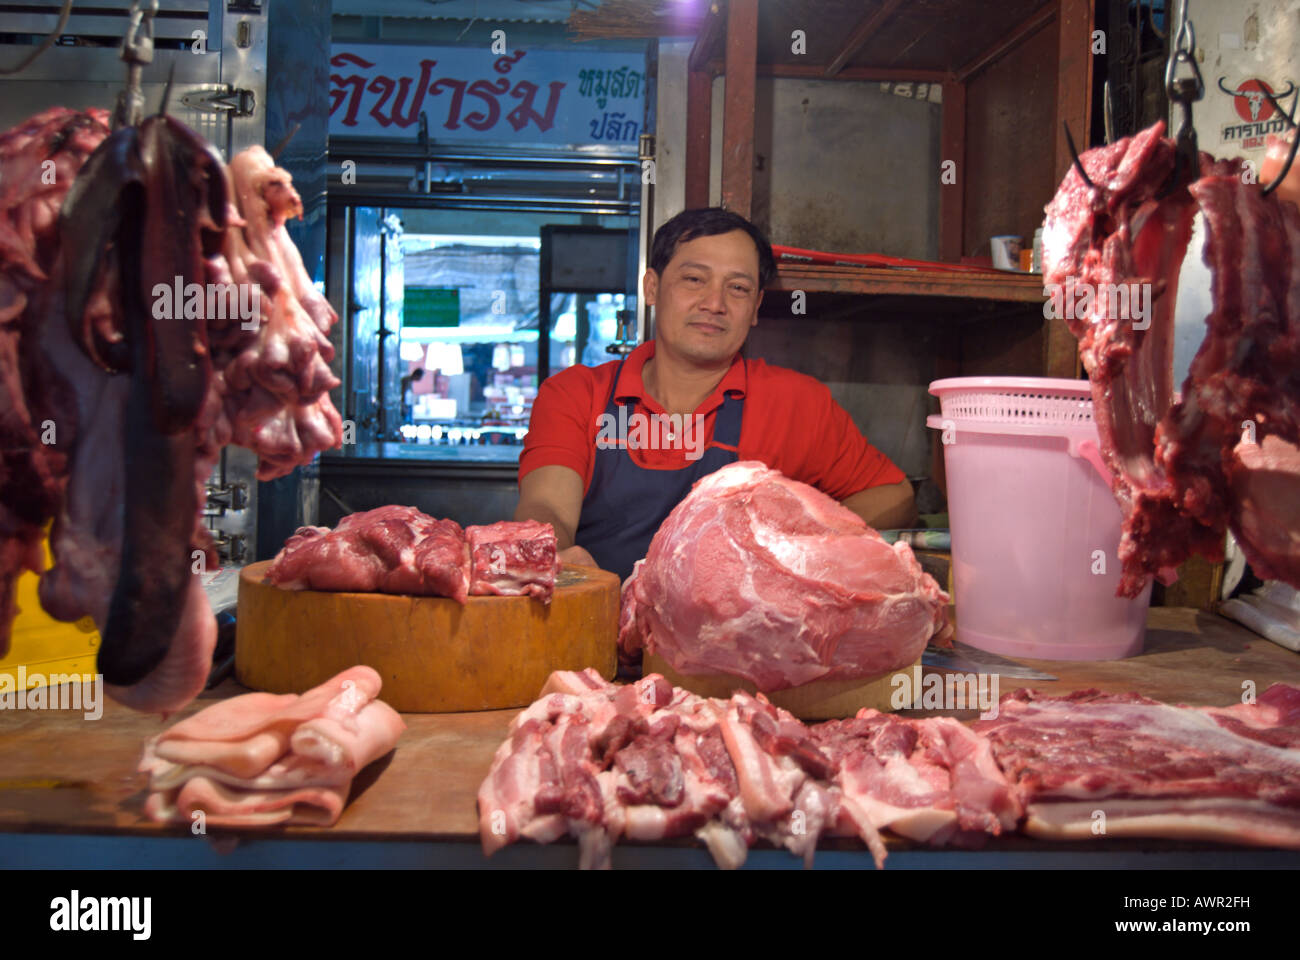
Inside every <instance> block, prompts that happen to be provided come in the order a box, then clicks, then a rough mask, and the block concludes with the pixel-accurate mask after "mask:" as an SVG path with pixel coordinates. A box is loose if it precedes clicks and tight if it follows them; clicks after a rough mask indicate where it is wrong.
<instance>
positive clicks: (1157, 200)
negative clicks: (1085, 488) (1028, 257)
mask: <svg viewBox="0 0 1300 960" xmlns="http://www.w3.org/2000/svg"><path fill="white" fill-rule="evenodd" d="M1164 132H1165V127H1164V123H1163V122H1161V123H1157V124H1156V125H1155V126H1153V127H1151V128H1149V129H1147V130H1144V131H1143V132H1141V133H1139V134H1137V135H1136V136H1133V137H1129V138H1126V139H1124V140H1120V141H1118V142H1116V143H1113V144H1110V145H1108V146H1104V147H1097V148H1095V149H1093V150H1089V151H1087V152H1086V153H1084V154H1082V155H1081V157H1080V158H1079V159H1080V164H1081V165H1082V167H1083V170H1084V172H1085V173H1086V174H1087V181H1090V183H1089V182H1085V179H1084V177H1082V176H1081V175H1080V172H1079V170H1078V168H1077V167H1072V168H1071V169H1070V171H1069V172H1068V173H1067V174H1066V176H1065V179H1064V181H1062V183H1061V186H1060V188H1059V189H1058V191H1057V193H1056V196H1055V198H1054V199H1053V200H1052V202H1051V203H1050V204H1049V205H1048V207H1047V220H1046V223H1045V226H1044V230H1043V280H1044V283H1045V284H1047V285H1048V287H1049V289H1055V290H1057V291H1062V290H1064V292H1065V293H1064V298H1063V301H1064V302H1060V301H1058V305H1060V306H1065V307H1067V309H1066V310H1065V311H1064V318H1065V320H1066V323H1067V324H1068V325H1069V327H1070V330H1071V331H1072V332H1073V333H1074V334H1075V336H1077V337H1078V338H1079V350H1080V354H1081V356H1082V358H1083V364H1084V367H1085V368H1086V369H1087V371H1088V376H1089V379H1090V381H1091V383H1092V394H1093V400H1094V408H1095V411H1096V419H1097V427H1098V432H1099V433H1100V437H1101V444H1102V453H1103V456H1104V457H1105V459H1106V462H1107V464H1108V465H1109V466H1110V469H1111V472H1112V474H1113V483H1112V489H1113V491H1114V493H1115V497H1116V499H1117V500H1118V501H1119V504H1120V508H1121V510H1122V512H1123V514H1124V528H1123V535H1122V539H1121V542H1120V548H1119V557H1120V560H1121V561H1122V562H1123V565H1124V572H1123V578H1122V580H1121V584H1120V593H1122V594H1123V595H1126V596H1136V595H1137V594H1138V593H1139V592H1140V591H1141V589H1142V588H1143V586H1144V585H1145V583H1146V581H1147V578H1148V577H1149V576H1151V575H1152V574H1160V573H1161V572H1162V571H1169V570H1170V569H1172V568H1173V567H1175V566H1177V565H1178V564H1180V563H1182V562H1183V561H1184V560H1186V559H1187V558H1188V557H1189V556H1191V555H1192V554H1194V553H1197V554H1201V555H1203V556H1205V557H1207V558H1209V559H1211V560H1219V559H1222V556H1223V544H1224V534H1225V531H1226V530H1227V529H1228V528H1231V529H1232V532H1233V534H1234V535H1235V536H1236V538H1237V540H1238V542H1239V543H1240V544H1241V546H1242V548H1243V550H1244V551H1245V554H1246V557H1247V559H1248V560H1249V561H1250V563H1251V565H1252V567H1253V568H1254V570H1255V572H1256V573H1257V574H1258V575H1259V576H1261V577H1264V578H1278V579H1282V580H1286V581H1287V582H1289V583H1291V584H1294V585H1300V530H1298V529H1296V526H1295V522H1294V521H1295V509H1294V507H1293V506H1291V505H1290V504H1289V503H1287V502H1286V501H1287V500H1288V499H1294V497H1295V496H1296V495H1297V494H1300V475H1297V473H1296V472H1295V471H1296V467H1297V465H1300V458H1297V457H1295V456H1294V455H1291V454H1293V453H1294V446H1293V445H1294V444H1297V443H1300V210H1298V209H1297V207H1296V205H1295V204H1294V203H1292V202H1290V201H1289V200H1285V199H1281V198H1279V196H1278V195H1277V193H1272V194H1269V193H1266V192H1265V190H1264V189H1263V188H1262V187H1261V186H1260V184H1259V183H1257V182H1256V178H1255V177H1254V176H1252V175H1251V172H1250V171H1249V170H1248V169H1247V168H1246V167H1245V166H1244V165H1243V164H1242V162H1241V161H1239V160H1220V161H1216V160H1214V159H1213V158H1212V157H1210V156H1209V155H1208V154H1205V153H1201V154H1200V155H1199V168H1198V169H1197V170H1195V171H1194V172H1193V174H1192V177H1191V178H1190V182H1188V183H1185V184H1180V183H1179V179H1180V178H1179V177H1177V176H1176V168H1177V166H1178V146H1177V144H1176V143H1175V141H1173V140H1171V139H1169V138H1167V137H1165V136H1164ZM1274 169H1277V168H1276V166H1275V167H1274ZM1184 179H1185V178H1184ZM1279 192H1281V191H1279ZM1198 210H1199V211H1200V212H1201V213H1202V214H1203V217H1204V223H1205V234H1206V242H1205V261H1206V264H1207V265H1208V266H1209V268H1210V273H1211V277H1212V293H1213V304H1214V305H1213V309H1212V310H1211V312H1210V314H1209V316H1207V317H1206V333H1205V339H1204V342H1203V343H1202V344H1201V347H1200V350H1199V352H1198V353H1197V354H1196V356H1195V358H1194V359H1193V361H1192V365H1191V369H1190V372H1189V374H1188V376H1187V379H1186V381H1185V382H1184V383H1183V384H1182V392H1181V395H1180V396H1175V393H1174V386H1175V385H1174V382H1173V341H1174V295H1175V292H1176V290H1177V288H1178V274H1179V269H1180V267H1181V265H1182V262H1183V258H1184V256H1185V254H1186V251H1187V247H1188V243H1189V241H1190V239H1191V235H1192V221H1193V218H1194V217H1195V215H1196V213H1197V211H1198ZM1142 285H1149V287H1148V288H1147V289H1149V291H1150V296H1151V299H1150V305H1151V310H1150V312H1149V315H1148V316H1145V317H1142V316H1137V315H1136V314H1135V312H1134V311H1133V309H1132V307H1131V304H1132V302H1133V297H1134V296H1135V295H1137V293H1138V291H1140V290H1141V289H1142ZM1085 290H1086V291H1087V292H1088V293H1089V294H1090V295H1091V296H1090V297H1089V298H1088V302H1087V304H1086V309H1083V310H1075V309H1069V308H1071V307H1075V306H1084V305H1085V300H1084V297H1083V296H1082V291H1085ZM1072 291H1080V295H1079V296H1078V297H1077V298H1075V297H1072ZM1125 305H1128V306H1129V309H1127V310H1126V309H1124V307H1125ZM1288 492H1289V494H1290V497H1288V496H1287V494H1288Z"/></svg>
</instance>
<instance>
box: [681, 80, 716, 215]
mask: <svg viewBox="0 0 1300 960" xmlns="http://www.w3.org/2000/svg"><path fill="white" fill-rule="evenodd" d="M712 129H713V75H712V74H710V73H708V72H707V71H705V70H691V71H690V72H689V73H688V74H687V75H686V171H685V176H686V209H687V210H693V209H695V208H696V207H707V206H708V205H709V164H710V160H711V158H710V147H711V145H712Z"/></svg>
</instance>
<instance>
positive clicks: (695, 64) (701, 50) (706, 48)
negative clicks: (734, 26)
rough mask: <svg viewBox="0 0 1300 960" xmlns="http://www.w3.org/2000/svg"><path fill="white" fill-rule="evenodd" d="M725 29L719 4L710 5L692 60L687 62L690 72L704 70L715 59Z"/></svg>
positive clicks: (693, 48)
mask: <svg viewBox="0 0 1300 960" xmlns="http://www.w3.org/2000/svg"><path fill="white" fill-rule="evenodd" d="M723 29H724V24H723V19H722V10H721V8H719V6H718V4H717V2H714V3H710V4H709V10H708V13H706V14H705V16H704V23H703V24H702V25H701V26H700V33H699V36H697V37H696V38H695V46H693V47H691V56H690V59H689V60H687V61H686V67H687V69H688V70H703V69H704V65H705V64H706V63H708V62H709V61H710V60H712V59H713V57H714V54H715V53H716V52H717V49H718V41H719V40H720V39H721V38H722V32H723Z"/></svg>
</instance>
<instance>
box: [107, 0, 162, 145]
mask: <svg viewBox="0 0 1300 960" xmlns="http://www.w3.org/2000/svg"><path fill="white" fill-rule="evenodd" d="M157 12H158V0H148V2H147V3H145V4H143V5H142V4H141V3H140V0H132V2H131V10H130V13H129V14H128V18H127V24H126V36H125V37H123V38H122V62H123V63H125V64H126V88H125V89H124V90H122V91H121V92H119V93H118V95H117V107H116V109H115V110H114V111H113V129H114V130H117V129H120V128H121V127H133V126H135V125H136V124H138V123H139V122H140V121H141V120H142V119H143V118H144V91H142V90H141V89H140V75H141V74H142V73H143V72H144V68H145V67H146V66H148V65H149V64H151V63H153V18H154V14H156V13H157Z"/></svg>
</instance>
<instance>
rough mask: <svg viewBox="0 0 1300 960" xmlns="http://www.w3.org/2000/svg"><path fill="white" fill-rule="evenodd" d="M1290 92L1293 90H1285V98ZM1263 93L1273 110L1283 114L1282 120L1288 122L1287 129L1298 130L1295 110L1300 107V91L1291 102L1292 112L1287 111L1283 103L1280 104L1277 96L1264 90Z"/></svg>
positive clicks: (1293, 86) (1293, 87)
mask: <svg viewBox="0 0 1300 960" xmlns="http://www.w3.org/2000/svg"><path fill="white" fill-rule="evenodd" d="M1291 89H1292V90H1294V89H1295V84H1294V83H1293V84H1291ZM1290 92H1291V90H1285V91H1283V93H1282V96H1284V97H1285V96H1286V95H1287V94H1288V93H1290ZM1261 93H1263V94H1264V97H1265V99H1266V100H1268V102H1269V103H1271V104H1272V105H1273V109H1275V110H1276V111H1277V112H1278V113H1280V114H1282V119H1283V120H1285V121H1286V125H1287V128H1288V129H1290V130H1294V129H1295V128H1296V122H1295V108H1296V106H1297V105H1300V91H1298V92H1297V93H1296V95H1295V97H1294V98H1293V99H1292V100H1291V109H1290V110H1287V109H1286V108H1285V107H1283V106H1282V104H1281V103H1279V102H1278V98H1277V94H1274V93H1269V92H1268V91H1267V90H1263V91H1261Z"/></svg>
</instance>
